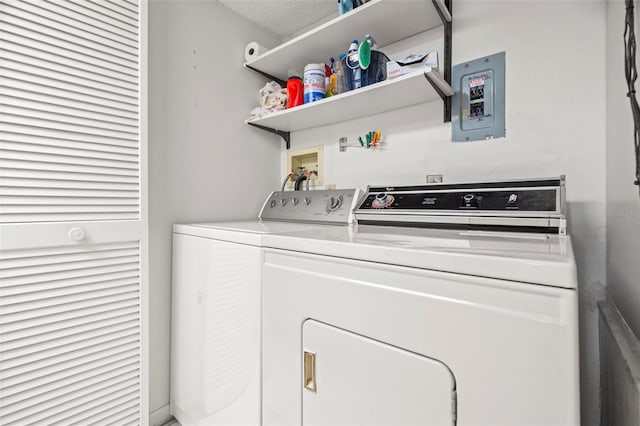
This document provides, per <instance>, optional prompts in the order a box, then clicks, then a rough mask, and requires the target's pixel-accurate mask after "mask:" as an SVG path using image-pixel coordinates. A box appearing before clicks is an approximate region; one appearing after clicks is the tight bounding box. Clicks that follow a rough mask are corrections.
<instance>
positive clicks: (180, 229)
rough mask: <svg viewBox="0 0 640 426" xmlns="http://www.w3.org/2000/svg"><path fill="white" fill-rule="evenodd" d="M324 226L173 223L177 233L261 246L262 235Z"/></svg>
mask: <svg viewBox="0 0 640 426" xmlns="http://www.w3.org/2000/svg"><path fill="white" fill-rule="evenodd" d="M323 226H328V225H319V224H310V223H291V222H275V221H261V220H250V221H238V222H208V223H190V224H175V225H173V232H174V233H176V234H184V235H191V236H195V237H202V238H211V239H216V240H223V241H229V242H233V243H240V244H249V245H255V246H260V245H262V237H263V235H266V234H272V233H286V232H294V231H302V230H309V229H316V228H320V227H323Z"/></svg>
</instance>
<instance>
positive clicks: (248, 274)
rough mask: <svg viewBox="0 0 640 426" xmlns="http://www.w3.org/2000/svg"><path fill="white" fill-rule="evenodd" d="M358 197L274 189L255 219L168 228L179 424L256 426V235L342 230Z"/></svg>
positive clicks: (174, 408) (174, 411) (173, 374)
mask: <svg viewBox="0 0 640 426" xmlns="http://www.w3.org/2000/svg"><path fill="white" fill-rule="evenodd" d="M357 194H358V192H357V191H356V190H335V191H305V192H291V191H289V192H274V193H272V194H271V195H270V196H269V198H268V199H267V201H266V202H265V204H264V206H263V208H262V211H261V213H260V219H261V220H254V221H244V222H218V223H202V224H189V225H183V224H176V225H174V228H173V283H172V327H171V332H172V337H171V413H172V414H173V415H174V416H175V417H176V418H177V419H178V420H179V421H180V423H181V424H182V425H183V426H189V425H207V426H216V425H258V424H260V416H261V414H260V406H261V402H260V285H261V276H262V274H261V267H262V261H263V251H262V241H263V238H264V236H265V235H267V234H272V233H286V232H293V231H300V230H309V229H328V228H334V227H336V228H340V227H343V226H337V225H347V224H349V223H351V222H352V220H353V213H352V210H353V208H354V206H355V202H356V201H357ZM263 219H264V220H263Z"/></svg>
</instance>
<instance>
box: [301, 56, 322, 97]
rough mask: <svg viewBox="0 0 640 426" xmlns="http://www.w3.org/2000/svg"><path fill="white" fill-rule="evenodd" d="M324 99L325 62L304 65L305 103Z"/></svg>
mask: <svg viewBox="0 0 640 426" xmlns="http://www.w3.org/2000/svg"><path fill="white" fill-rule="evenodd" d="M320 99H324V64H308V65H307V66H306V67H304V103H305V104H308V103H309V102H313V101H318V100H320Z"/></svg>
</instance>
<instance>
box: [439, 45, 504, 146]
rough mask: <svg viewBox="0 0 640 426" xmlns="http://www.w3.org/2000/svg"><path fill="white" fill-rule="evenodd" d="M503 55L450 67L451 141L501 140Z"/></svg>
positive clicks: (502, 122)
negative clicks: (451, 95) (451, 97)
mask: <svg viewBox="0 0 640 426" xmlns="http://www.w3.org/2000/svg"><path fill="white" fill-rule="evenodd" d="M504 68H505V53H504V52H501V53H497V54H495V55H491V56H487V57H485V58H480V59H476V60H474V61H470V62H465V63H463V64H460V65H456V66H454V67H453V70H452V74H453V78H452V85H453V91H454V95H453V99H452V103H451V104H452V115H451V127H452V140H453V141H454V142H462V141H476V140H484V139H493V138H499V137H504V135H505V118H504V117H505V107H504V73H505V70H504Z"/></svg>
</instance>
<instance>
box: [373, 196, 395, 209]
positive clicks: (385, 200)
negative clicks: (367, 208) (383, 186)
mask: <svg viewBox="0 0 640 426" xmlns="http://www.w3.org/2000/svg"><path fill="white" fill-rule="evenodd" d="M395 200H396V199H395V197H394V196H393V195H391V194H386V193H382V194H378V195H376V197H375V198H374V199H373V201H372V202H371V207H373V208H374V209H384V208H385V207H389V206H390V205H391V204H393V202H394V201H395Z"/></svg>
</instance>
